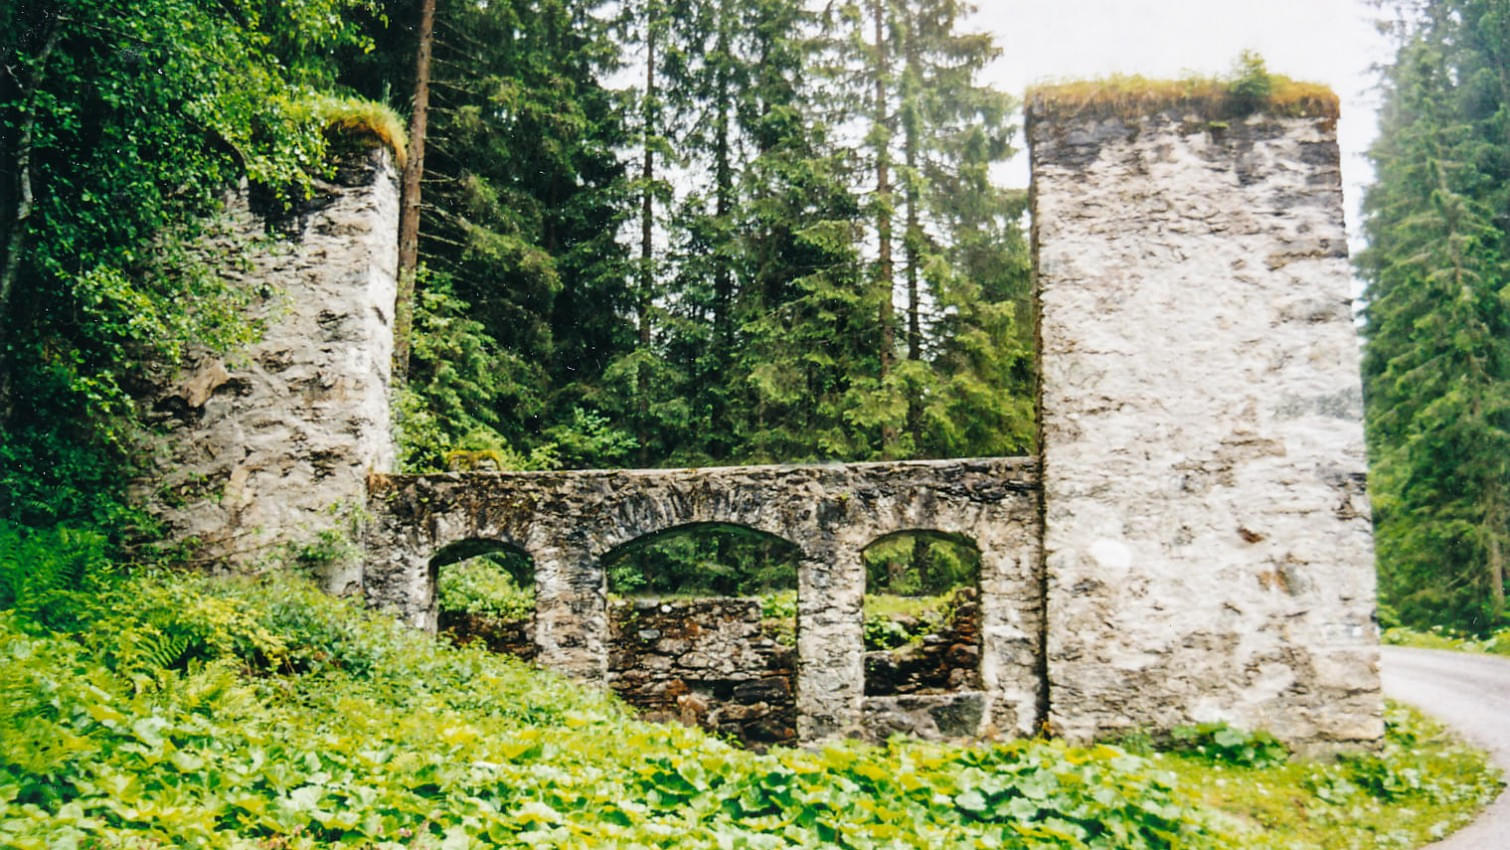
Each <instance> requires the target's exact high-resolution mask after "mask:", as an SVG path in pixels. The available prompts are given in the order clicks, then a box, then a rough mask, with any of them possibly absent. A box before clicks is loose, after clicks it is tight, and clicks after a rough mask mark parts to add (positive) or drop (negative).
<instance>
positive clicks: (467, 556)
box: [430, 539, 537, 660]
mask: <svg viewBox="0 0 1510 850" xmlns="http://www.w3.org/2000/svg"><path fill="white" fill-rule="evenodd" d="M430 572H431V576H432V579H433V580H434V587H435V607H436V618H437V619H436V623H437V630H438V631H439V632H441V633H442V634H445V635H448V636H450V638H451V639H452V640H454V641H456V642H457V643H468V642H472V641H480V642H481V643H483V644H484V645H485V646H487V648H488V649H490V650H492V651H494V652H500V653H504V654H507V655H513V656H517V657H519V658H523V659H526V660H529V659H532V658H534V657H535V655H536V651H537V650H536V646H535V637H534V628H533V623H534V615H535V565H534V561H533V560H532V559H531V558H530V556H529V555H528V554H526V553H525V551H524V550H523V549H520V548H519V547H517V546H513V545H511V544H508V543H504V542H502V541H499V540H479V539H469V540H462V541H459V542H456V543H452V544H450V545H449V546H446V547H445V548H443V549H441V550H440V551H439V552H436V553H435V555H434V556H433V557H432V558H431V559H430Z"/></svg>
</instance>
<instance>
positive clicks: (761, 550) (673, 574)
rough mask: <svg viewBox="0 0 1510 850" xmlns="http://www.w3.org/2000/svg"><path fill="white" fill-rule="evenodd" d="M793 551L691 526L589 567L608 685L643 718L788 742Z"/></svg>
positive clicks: (793, 726) (714, 527)
mask: <svg viewBox="0 0 1510 850" xmlns="http://www.w3.org/2000/svg"><path fill="white" fill-rule="evenodd" d="M801 558H802V550H801V548H800V547H798V546H797V545H796V544H795V543H793V542H792V541H790V540H787V539H785V538H782V537H779V536H776V535H774V534H770V533H769V532H765V531H761V530H759V529H755V528H751V527H749V526H746V525H740V524H736V523H727V522H693V523H686V524H682V525H677V526H673V527H670V528H665V529H661V530H659V531H655V532H652V533H650V534H646V535H642V536H640V537H637V538H635V539H634V540H631V541H629V542H628V543H624V544H621V545H619V546H617V547H614V548H613V549H611V550H609V551H608V552H607V553H605V554H604V555H603V557H602V558H601V559H599V564H600V566H601V568H602V569H603V571H604V573H605V575H606V577H607V583H608V592H609V602H608V626H609V634H608V645H609V646H610V647H611V650H610V653H609V660H608V673H607V681H608V684H609V686H610V687H611V688H612V689H613V690H614V691H615V692H616V693H618V695H619V696H620V697H621V698H622V699H623V700H624V701H625V702H627V703H629V704H630V705H633V706H635V707H636V708H638V709H640V710H641V711H642V712H643V713H644V716H645V717H647V718H648V719H652V720H660V721H667V720H676V721H680V722H682V723H686V724H689V725H698V726H701V727H703V728H705V729H708V730H710V731H714V732H718V733H720V734H723V735H727V736H730V737H732V738H735V739H738V740H740V741H743V742H745V743H746V744H748V745H751V746H755V747H757V748H758V747H765V746H769V745H773V744H791V743H795V742H796V739H797V702H796V696H797V690H798V687H797V685H798V683H797V667H798V665H797V583H798V568H799V563H800V561H801Z"/></svg>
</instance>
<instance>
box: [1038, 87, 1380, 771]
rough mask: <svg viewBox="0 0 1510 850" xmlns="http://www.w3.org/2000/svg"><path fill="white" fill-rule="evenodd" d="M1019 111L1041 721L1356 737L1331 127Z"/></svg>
mask: <svg viewBox="0 0 1510 850" xmlns="http://www.w3.org/2000/svg"><path fill="white" fill-rule="evenodd" d="M1029 127H1030V134H1029V141H1030V144H1031V147H1032V172H1033V198H1034V210H1033V214H1034V219H1033V220H1034V230H1035V233H1034V243H1035V252H1036V259H1037V270H1038V303H1039V314H1040V327H1039V331H1040V338H1041V340H1042V351H1041V368H1042V381H1041V399H1040V410H1041V416H1042V441H1041V452H1042V469H1043V499H1044V521H1045V526H1044V557H1045V579H1046V586H1047V593H1048V600H1047V611H1048V627H1047V634H1048V644H1047V669H1048V677H1049V696H1050V701H1051V708H1050V717H1051V720H1052V722H1053V724H1054V726H1055V728H1056V729H1058V730H1059V731H1061V732H1063V733H1064V734H1066V735H1068V736H1070V737H1073V738H1089V737H1093V736H1096V735H1100V734H1106V733H1109V732H1114V731H1116V730H1119V729H1128V728H1135V727H1137V728H1153V729H1166V728H1168V727H1169V726H1171V725H1175V724H1179V723H1187V722H1192V721H1198V720H1225V721H1228V722H1231V723H1234V724H1237V725H1242V726H1248V727H1265V728H1268V729H1270V730H1272V731H1273V732H1275V733H1276V734H1277V735H1279V736H1280V737H1282V738H1285V739H1288V740H1290V741H1292V742H1294V743H1297V744H1301V745H1303V746H1308V747H1309V746H1311V745H1314V744H1318V743H1320V744H1325V745H1334V744H1350V743H1368V742H1371V741H1373V740H1375V739H1377V737H1378V730H1379V728H1380V727H1379V724H1378V722H1377V721H1378V718H1379V716H1380V711H1381V703H1380V699H1379V685H1378V677H1377V673H1376V668H1375V666H1374V665H1375V657H1376V647H1375V643H1376V640H1377V638H1376V635H1375V630H1374V628H1373V626H1372V623H1371V614H1372V609H1373V604H1374V602H1373V599H1374V573H1373V551H1372V543H1371V537H1370V533H1371V532H1370V527H1369V518H1368V517H1369V511H1368V505H1367V500H1366V498H1365V496H1364V493H1363V487H1362V482H1363V475H1364V471H1365V463H1364V452H1363V430H1362V422H1361V419H1362V406H1361V398H1362V397H1361V394H1360V391H1359V374H1358V344H1357V340H1356V338H1355V334H1354V329H1353V325H1352V318H1351V310H1350V305H1349V300H1348V293H1349V289H1350V269H1349V267H1348V264H1347V259H1346V256H1347V251H1346V244H1347V242H1346V233H1345V232H1344V230H1343V226H1342V224H1343V223H1342V195H1341V183H1340V175H1339V172H1338V165H1337V162H1338V159H1337V156H1336V140H1335V135H1334V130H1333V126H1332V124H1331V123H1330V122H1329V121H1326V120H1317V119H1300V118H1296V119H1279V118H1274V117H1270V116H1264V115H1255V116H1252V117H1250V118H1248V119H1246V120H1238V121H1233V122H1231V124H1230V127H1225V126H1224V127H1221V128H1217V127H1215V126H1208V125H1207V124H1206V123H1205V122H1204V121H1200V120H1194V119H1192V118H1190V117H1189V116H1183V115H1178V114H1172V113H1161V114H1155V115H1149V116H1146V117H1144V118H1141V119H1135V120H1124V119H1119V118H1095V117H1087V118H1081V119H1066V120H1064V121H1062V122H1056V121H1049V120H1038V119H1037V118H1036V117H1035V116H1030V120H1029ZM1110 211H1116V214H1115V216H1112V215H1110V214H1109V213H1110ZM1355 697H1356V698H1355Z"/></svg>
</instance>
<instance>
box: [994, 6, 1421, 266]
mask: <svg viewBox="0 0 1510 850" xmlns="http://www.w3.org/2000/svg"><path fill="white" fill-rule="evenodd" d="M976 2H977V4H978V5H979V7H980V12H979V13H978V14H977V15H976V17H975V19H974V21H973V26H971V27H970V29H974V30H990V31H991V32H993V33H995V34H996V39H997V43H998V44H999V45H1000V46H1001V48H1002V57H1001V59H999V60H998V61H997V62H996V63H995V65H993V66H992V68H991V69H990V72H989V74H988V75H987V80H989V81H990V82H992V83H994V84H995V85H996V86H997V87H998V88H1000V89H1002V90H1004V91H1008V92H1012V93H1014V94H1016V95H1018V96H1021V94H1022V92H1023V90H1024V89H1025V88H1026V87H1027V86H1028V84H1030V83H1034V82H1043V81H1052V80H1060V79H1083V78H1087V77H1098V76H1105V75H1107V74H1113V73H1124V74H1142V75H1144V76H1147V77H1176V76H1181V75H1183V74H1186V73H1190V72H1193V73H1197V74H1223V73H1226V72H1228V71H1229V70H1231V68H1232V64H1233V60H1234V59H1236V57H1237V55H1238V53H1239V52H1241V51H1242V50H1244V49H1249V50H1256V51H1258V52H1259V53H1260V54H1262V55H1263V57H1264V59H1265V60H1267V62H1268V67H1269V70H1270V71H1273V72H1275V73H1280V74H1285V75H1287V76H1290V77H1294V78H1296V79H1300V80H1309V81H1315V82H1321V83H1326V84H1328V85H1330V86H1331V87H1332V88H1333V90H1335V91H1336V92H1337V94H1338V96H1339V97H1341V98H1342V120H1341V122H1340V123H1339V125H1338V141H1339V143H1340V144H1341V146H1342V170H1343V181H1344V183H1345V184H1346V185H1345V193H1346V199H1347V206H1348V220H1347V225H1348V232H1349V233H1351V234H1353V237H1354V241H1355V243H1356V241H1357V230H1356V226H1357V224H1358V214H1357V210H1358V200H1359V196H1360V193H1361V190H1362V187H1363V185H1364V184H1365V183H1366V182H1367V180H1368V179H1369V178H1370V170H1369V166H1368V163H1367V161H1366V160H1365V159H1364V158H1363V151H1364V150H1365V149H1367V147H1368V145H1369V143H1370V142H1371V141H1372V140H1373V138H1374V135H1375V132H1376V122H1375V115H1374V114H1375V110H1376V109H1377V105H1378V104H1377V100H1378V99H1377V96H1376V92H1375V91H1374V85H1375V76H1374V74H1373V72H1372V71H1371V66H1372V65H1374V64H1378V63H1383V62H1385V61H1387V60H1388V59H1389V58H1390V56H1391V53H1392V50H1391V48H1390V45H1389V42H1388V40H1387V39H1386V38H1385V37H1384V36H1382V35H1380V34H1379V32H1378V30H1377V28H1376V27H1375V26H1374V21H1375V19H1377V18H1378V17H1379V13H1378V11H1377V10H1376V9H1374V8H1372V7H1371V6H1370V4H1369V3H1368V2H1367V0H976ZM1027 174H1028V171H1027V158H1026V156H1025V155H1024V156H1021V157H1019V158H1018V160H1017V161H1015V162H1014V163H1012V165H1011V167H1009V168H1008V170H1007V172H1006V175H1005V177H1006V180H1007V182H1009V183H1010V184H1012V185H1016V186H1026V185H1027V182H1028V177H1027Z"/></svg>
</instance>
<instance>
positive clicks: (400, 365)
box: [393, 0, 435, 381]
mask: <svg viewBox="0 0 1510 850" xmlns="http://www.w3.org/2000/svg"><path fill="white" fill-rule="evenodd" d="M434 43H435V0H424V2H423V3H421V4H420V13H419V51H418V54H417V56H416V57H415V61H414V114H413V116H411V118H410V121H409V158H408V160H407V161H406V162H405V163H404V176H403V210H402V212H401V214H400V216H399V223H398V293H397V296H396V297H395V299H394V306H393V374H394V378H395V379H397V380H399V381H406V380H408V378H409V352H410V350H411V349H412V340H411V339H410V337H411V336H412V335H413V332H414V276H415V273H416V272H417V271H418V269H419V210H420V178H421V177H423V176H424V173H425V131H426V128H427V126H428V124H429V119H430V52H431V49H432V47H433V45H434Z"/></svg>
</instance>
